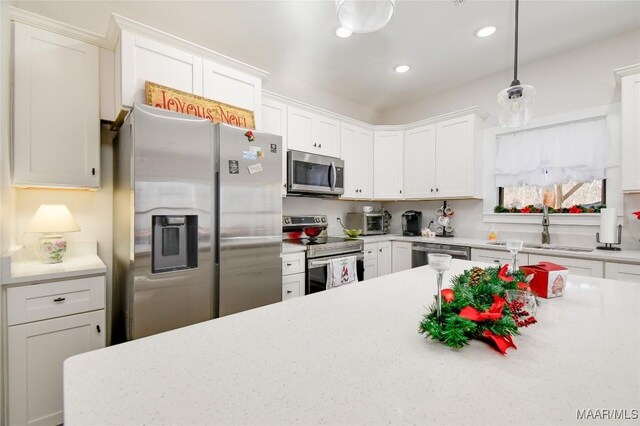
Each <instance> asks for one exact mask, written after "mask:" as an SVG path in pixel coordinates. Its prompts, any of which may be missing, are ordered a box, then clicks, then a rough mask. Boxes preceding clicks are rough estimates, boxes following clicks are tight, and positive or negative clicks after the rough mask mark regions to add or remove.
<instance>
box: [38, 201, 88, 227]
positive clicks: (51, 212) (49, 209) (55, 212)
mask: <svg viewBox="0 0 640 426" xmlns="http://www.w3.org/2000/svg"><path fill="white" fill-rule="evenodd" d="M79 230H80V227H79V226H78V224H77V223H76V220H75V219H74V218H73V216H72V215H71V212H70V211H69V209H68V208H67V206H65V205H64V204H42V205H40V207H39V208H38V210H37V211H36V214H34V215H33V218H32V219H31V222H30V223H29V226H28V227H27V232H42V233H54V232H55V233H58V232H76V231H79Z"/></svg>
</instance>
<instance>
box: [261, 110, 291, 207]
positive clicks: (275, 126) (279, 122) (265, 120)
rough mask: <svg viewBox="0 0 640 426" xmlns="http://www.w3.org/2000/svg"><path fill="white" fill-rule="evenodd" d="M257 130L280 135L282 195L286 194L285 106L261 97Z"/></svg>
mask: <svg viewBox="0 0 640 426" xmlns="http://www.w3.org/2000/svg"><path fill="white" fill-rule="evenodd" d="M259 130H261V131H263V132H266V133H271V134H274V135H280V136H282V146H281V147H280V150H281V152H282V188H281V189H282V195H283V196H286V195H287V106H286V105H285V104H283V103H282V102H278V101H275V100H273V99H270V98H263V99H262V127H261V128H259Z"/></svg>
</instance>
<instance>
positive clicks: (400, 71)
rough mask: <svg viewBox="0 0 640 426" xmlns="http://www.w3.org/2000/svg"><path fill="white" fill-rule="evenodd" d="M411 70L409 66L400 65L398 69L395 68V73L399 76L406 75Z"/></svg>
mask: <svg viewBox="0 0 640 426" xmlns="http://www.w3.org/2000/svg"><path fill="white" fill-rule="evenodd" d="M410 69H411V67H410V66H409V65H398V66H397V67H395V68H394V70H395V72H397V73H398V74H402V73H405V72H407V71H409V70H410Z"/></svg>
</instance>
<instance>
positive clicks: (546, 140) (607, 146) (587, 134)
mask: <svg viewBox="0 0 640 426" xmlns="http://www.w3.org/2000/svg"><path fill="white" fill-rule="evenodd" d="M615 157H616V156H615V155H614V149H613V145H612V142H611V138H610V136H609V130H608V128H607V122H606V119H605V117H600V118H595V119H590V120H585V121H575V122H570V123H565V124H560V125H556V126H549V127H541V128H537V129H531V130H523V131H520V132H514V133H508V134H505V135H498V136H497V153H496V158H495V185H496V186H497V187H500V186H520V185H537V186H550V185H552V184H561V183H567V182H569V181H570V180H573V181H578V182H590V181H593V180H594V179H604V178H605V169H606V168H608V167H613V166H616V165H617V164H614V161H616V160H615ZM545 171H546V172H547V173H546V175H545Z"/></svg>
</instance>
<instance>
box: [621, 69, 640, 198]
mask: <svg viewBox="0 0 640 426" xmlns="http://www.w3.org/2000/svg"><path fill="white" fill-rule="evenodd" d="M621 81H622V191H624V192H640V118H639V117H640V72H639V73H637V74H632V75H627V76H624V77H622V79H621Z"/></svg>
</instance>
